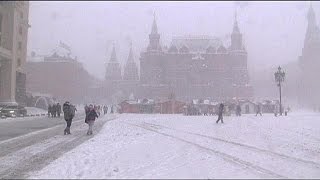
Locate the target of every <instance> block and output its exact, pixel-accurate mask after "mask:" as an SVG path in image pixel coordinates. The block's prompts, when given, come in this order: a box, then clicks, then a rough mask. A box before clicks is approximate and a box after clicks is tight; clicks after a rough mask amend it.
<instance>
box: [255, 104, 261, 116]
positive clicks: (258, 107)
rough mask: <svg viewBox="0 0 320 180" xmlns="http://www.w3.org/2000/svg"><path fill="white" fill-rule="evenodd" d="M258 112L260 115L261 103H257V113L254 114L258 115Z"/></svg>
mask: <svg viewBox="0 0 320 180" xmlns="http://www.w3.org/2000/svg"><path fill="white" fill-rule="evenodd" d="M258 114H260V116H262V112H261V105H260V104H258V105H257V114H256V116H258Z"/></svg>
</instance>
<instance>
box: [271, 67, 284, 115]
mask: <svg viewBox="0 0 320 180" xmlns="http://www.w3.org/2000/svg"><path fill="white" fill-rule="evenodd" d="M274 78H275V81H276V83H277V86H278V87H279V94H280V107H279V108H280V111H279V112H280V116H282V99H281V83H282V82H283V81H284V78H285V72H284V71H283V70H281V67H280V66H279V67H278V71H277V72H275V73H274Z"/></svg>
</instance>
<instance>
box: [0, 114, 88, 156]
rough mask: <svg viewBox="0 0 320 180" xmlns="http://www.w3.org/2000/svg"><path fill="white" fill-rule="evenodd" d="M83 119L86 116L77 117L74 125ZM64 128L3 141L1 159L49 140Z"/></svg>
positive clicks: (57, 127) (53, 128)
mask: <svg viewBox="0 0 320 180" xmlns="http://www.w3.org/2000/svg"><path fill="white" fill-rule="evenodd" d="M82 119H84V116H80V117H77V118H76V119H75V120H74V122H73V123H72V124H73V125H74V126H76V125H77V124H79V122H81V120H82ZM64 126H65V124H59V125H56V126H53V127H50V128H47V129H42V130H39V131H35V132H32V133H28V134H25V135H22V136H18V137H15V138H11V139H8V140H5V141H1V142H0V148H1V151H0V158H1V157H4V156H6V155H8V154H11V153H13V152H16V151H18V150H20V149H23V148H25V147H28V146H31V145H33V144H36V143H38V142H40V141H43V140H45V139H49V138H51V137H53V136H55V135H57V131H60V130H61V129H63V127H64ZM61 134H62V130H61Z"/></svg>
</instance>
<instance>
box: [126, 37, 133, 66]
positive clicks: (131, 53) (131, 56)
mask: <svg viewBox="0 0 320 180" xmlns="http://www.w3.org/2000/svg"><path fill="white" fill-rule="evenodd" d="M132 62H134V60H133V52H132V42H130V51H129V56H128V61H127V63H132Z"/></svg>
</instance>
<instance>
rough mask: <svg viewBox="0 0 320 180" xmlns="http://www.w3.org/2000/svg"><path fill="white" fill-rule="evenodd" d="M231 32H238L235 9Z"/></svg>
mask: <svg viewBox="0 0 320 180" xmlns="http://www.w3.org/2000/svg"><path fill="white" fill-rule="evenodd" d="M232 33H240V30H239V26H238V19H237V10H235V13H234V23H233V32H232Z"/></svg>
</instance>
